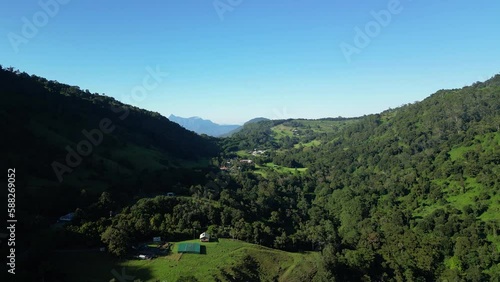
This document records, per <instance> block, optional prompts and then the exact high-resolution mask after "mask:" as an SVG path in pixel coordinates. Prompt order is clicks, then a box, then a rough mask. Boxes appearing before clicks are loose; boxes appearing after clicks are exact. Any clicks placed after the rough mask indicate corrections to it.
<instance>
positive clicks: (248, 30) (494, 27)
mask: <svg viewBox="0 0 500 282" xmlns="http://www.w3.org/2000/svg"><path fill="white" fill-rule="evenodd" d="M40 3H48V4H46V5H43V4H40ZM479 3H480V4H479ZM43 6H48V7H49V8H48V9H44V8H43ZM217 9H219V10H217ZM381 11H382V12H381ZM499 12H500V2H498V1H493V0H491V1H480V2H478V1H464V0H455V1H451V0H434V1H430V0H429V1H424V0H413V1H410V0H400V1H397V0H389V1H388V0H376V1H351V0H349V1H348V0H345V1H336V0H287V1H284V0H282V1H279V0H276V1H270V0H216V1H213V0H208V1H205V0H197V1H195V0H182V1H181V0H179V1H166V0H163V1H160V0H158V1H115V0H107V1H81V0H59V2H57V0H42V1H40V2H38V1H24V0H21V1H2V3H1V4H0V34H1V36H2V37H1V40H0V64H2V65H3V66H13V67H16V68H18V69H20V70H21V71H26V72H28V73H30V74H36V75H39V76H43V77H46V78H48V79H54V80H58V81H60V82H64V83H68V84H72V85H78V86H80V87H81V88H82V89H89V90H90V91H91V92H98V93H105V94H106V95H108V96H112V97H115V98H117V99H118V100H122V101H126V102H130V103H132V104H134V105H136V106H138V107H141V108H145V109H149V110H153V111H157V112H159V113H161V114H163V115H165V116H168V115H169V114H175V115H178V116H184V117H189V116H200V117H203V118H208V119H211V120H213V121H215V122H219V123H242V122H245V121H246V120H248V119H251V118H254V117H259V116H264V117H268V118H273V119H276V118H290V117H302V118H321V117H336V116H359V115H363V114H370V113H377V112H381V111H383V110H385V109H388V108H394V107H397V106H400V105H402V104H406V103H409V102H414V101H418V100H422V99H424V98H425V97H427V96H429V95H430V94H432V93H434V92H435V91H437V90H439V89H446V88H457V87H462V86H464V85H468V84H471V83H473V82H475V81H478V80H485V79H488V78H489V77H491V76H493V75H494V74H497V73H500V48H499V47H500V36H499V32H498V31H499V30H500V20H499V17H498V15H499ZM374 14H378V15H381V16H378V18H377V16H374ZM387 15H389V16H387ZM389 17H390V18H389ZM30 25H31V29H30ZM33 28H34V29H33ZM358 31H361V32H362V33H363V34H364V35H359V33H358ZM356 37H358V38H357V41H356ZM361 37H365V40H364V41H363V40H360V38H361ZM366 38H368V39H367V40H366ZM356 42H357V43H358V44H357V45H356ZM360 42H361V43H362V44H359V43H360ZM341 46H351V47H352V48H354V49H349V50H350V51H352V50H356V52H354V53H352V54H351V55H350V56H346V55H345V49H342V48H341ZM147 68H149V69H159V70H160V71H161V72H162V73H168V76H166V77H162V79H161V81H157V82H158V83H152V84H151V83H150V84H148V85H149V86H151V85H154V87H148V90H147V91H146V92H145V95H144V96H142V97H143V98H142V99H133V98H132V99H131V98H130V97H133V96H132V93H133V91H135V90H137V89H138V88H137V87H139V88H140V87H144V82H143V81H144V79H145V78H147V76H148V75H149V74H148V71H147V70H146V69H147ZM149 82H151V81H149ZM153 82H155V81H153Z"/></svg>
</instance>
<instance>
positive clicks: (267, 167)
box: [254, 163, 307, 177]
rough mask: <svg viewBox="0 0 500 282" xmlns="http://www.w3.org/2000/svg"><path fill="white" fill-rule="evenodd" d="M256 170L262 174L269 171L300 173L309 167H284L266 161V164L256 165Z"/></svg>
mask: <svg viewBox="0 0 500 282" xmlns="http://www.w3.org/2000/svg"><path fill="white" fill-rule="evenodd" d="M255 168H256V170H255V171H254V172H255V173H258V174H260V175H262V176H264V177H265V176H266V175H267V172H268V171H271V170H272V171H276V172H278V173H291V174H298V173H301V172H305V171H306V170H307V168H292V167H284V166H280V165H276V164H274V163H266V164H265V165H255Z"/></svg>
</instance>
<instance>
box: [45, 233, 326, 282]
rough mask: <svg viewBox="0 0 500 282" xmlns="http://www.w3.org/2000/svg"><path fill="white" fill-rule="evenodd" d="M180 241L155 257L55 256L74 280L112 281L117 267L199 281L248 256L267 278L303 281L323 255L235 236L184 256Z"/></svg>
mask: <svg viewBox="0 0 500 282" xmlns="http://www.w3.org/2000/svg"><path fill="white" fill-rule="evenodd" d="M184 242H199V241H198V240H191V241H184ZM179 243H180V242H179ZM177 245H178V243H175V244H174V247H173V252H172V254H170V255H168V256H165V257H159V258H156V259H153V260H136V259H130V260H118V259H116V258H113V257H111V256H109V255H108V254H106V253H101V252H94V251H92V252H61V253H55V254H54V256H53V259H54V260H55V262H56V265H59V266H60V270H61V271H63V272H65V273H66V275H67V277H68V278H70V279H71V281H95V282H97V281H106V282H107V281H109V280H110V279H112V278H113V273H112V271H113V270H115V271H116V273H119V274H121V273H122V271H124V272H125V274H126V275H129V276H131V277H132V276H133V277H134V279H141V280H143V281H156V280H161V281H163V280H165V281H176V280H177V279H178V278H179V277H181V276H190V275H192V276H195V277H196V278H197V279H198V280H199V281H213V280H214V278H213V277H214V276H219V274H220V269H221V268H224V269H230V268H231V267H237V266H238V265H239V264H240V263H241V262H242V259H243V258H245V257H247V256H251V257H252V258H254V259H255V260H256V261H257V262H258V265H259V273H260V274H261V277H263V278H264V280H274V279H276V280H278V281H303V279H302V280H301V278H300V277H305V276H307V275H310V274H311V273H312V272H313V271H314V269H316V262H317V261H318V259H319V254H318V253H289V252H285V251H280V250H274V249H270V248H266V247H262V246H259V245H254V244H250V243H245V242H241V241H238V240H231V239H220V241H219V242H210V243H201V245H202V246H204V247H205V248H206V254H200V255H198V254H183V255H182V257H181V256H180V254H177ZM75 262H78V263H75ZM89 270H92V271H89Z"/></svg>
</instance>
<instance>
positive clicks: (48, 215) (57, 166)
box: [0, 67, 218, 281]
mask: <svg viewBox="0 0 500 282" xmlns="http://www.w3.org/2000/svg"><path fill="white" fill-rule="evenodd" d="M0 93H1V95H2V97H3V99H1V102H0V117H1V119H2V123H1V131H2V132H3V134H2V138H3V142H2V144H3V146H1V147H0V152H1V155H2V169H3V170H4V171H6V170H7V168H15V171H16V176H17V177H16V181H17V185H18V187H19V188H18V190H17V193H16V196H17V198H16V200H17V215H18V217H19V218H22V220H20V223H19V224H18V226H17V232H18V241H19V244H20V245H22V246H25V248H23V250H25V252H24V255H21V257H22V258H25V259H30V260H37V259H38V257H37V256H35V255H34V253H36V252H37V251H38V248H42V249H44V250H45V248H46V247H48V246H49V245H51V243H48V242H47V240H48V241H50V242H52V241H53V240H54V238H51V237H50V236H51V235H47V237H45V238H43V239H42V237H43V236H41V235H40V233H38V232H37V230H45V229H46V228H47V227H49V226H50V225H51V224H53V223H54V222H56V220H57V219H58V218H59V217H60V216H62V215H65V214H67V213H69V212H74V211H75V210H76V209H77V208H85V207H87V206H90V205H94V206H95V205H98V204H96V203H97V202H98V200H99V198H100V197H101V196H102V197H101V199H108V200H109V198H107V195H112V201H113V203H114V204H112V205H111V206H109V205H108V206H105V207H104V206H102V205H101V207H102V209H100V211H101V213H98V214H100V215H102V214H109V211H110V210H113V211H115V212H116V211H117V210H115V209H118V208H120V207H121V206H122V205H123V204H124V203H127V202H131V201H132V199H133V198H134V197H138V196H140V195H149V194H153V195H155V194H166V193H167V192H175V193H179V194H182V193H183V191H184V188H183V186H186V185H191V184H194V183H198V182H199V181H200V179H203V177H204V174H205V173H206V171H203V170H206V169H207V167H208V163H209V161H210V158H211V157H213V156H215V155H217V153H218V148H217V145H216V144H215V142H214V140H213V139H207V138H203V137H200V136H199V135H197V134H195V133H193V132H190V131H187V130H185V129H183V128H182V127H180V126H179V125H178V124H175V123H173V122H170V121H169V120H168V119H166V118H165V117H163V116H161V115H160V114H158V113H154V112H150V111H146V110H142V109H139V108H136V107H133V106H130V105H125V104H123V103H121V102H119V101H116V100H115V99H113V98H111V97H107V96H104V95H100V94H97V93H90V92H89V91H88V90H86V91H84V90H81V89H80V88H79V87H77V86H70V85H66V84H62V83H59V82H57V81H50V80H47V79H45V78H42V77H38V76H35V75H28V74H26V73H22V72H19V71H17V70H14V69H13V68H7V69H6V68H2V67H0ZM198 168H201V169H203V170H199V169H198ZM103 201H104V200H103ZM40 232H42V231H40ZM44 232H45V231H44ZM4 247H6V245H4ZM43 252H44V251H42V250H40V254H39V255H42V256H45V255H46V254H43ZM21 261H22V260H21ZM26 281H28V280H26Z"/></svg>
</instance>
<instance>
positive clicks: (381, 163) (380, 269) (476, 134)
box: [0, 69, 500, 281]
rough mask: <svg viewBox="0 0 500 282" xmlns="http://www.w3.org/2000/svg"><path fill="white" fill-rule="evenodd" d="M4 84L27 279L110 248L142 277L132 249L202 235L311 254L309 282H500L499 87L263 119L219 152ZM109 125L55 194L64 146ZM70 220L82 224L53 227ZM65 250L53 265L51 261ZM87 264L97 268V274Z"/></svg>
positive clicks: (20, 79) (273, 267) (84, 104)
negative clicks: (369, 108)
mask: <svg viewBox="0 0 500 282" xmlns="http://www.w3.org/2000/svg"><path fill="white" fill-rule="evenodd" d="M0 73H1V76H0V78H1V80H0V92H1V93H2V94H3V95H4V96H5V97H9V98H8V99H7V98H6V99H2V102H1V108H0V110H1V111H0V114H1V116H2V117H3V118H4V120H6V121H7V124H6V125H7V126H6V128H5V132H7V136H13V137H15V138H11V139H8V146H7V147H6V148H3V149H2V150H4V151H2V153H3V154H4V155H5V156H7V157H6V160H7V165H8V166H9V167H10V166H12V167H13V166H16V167H17V168H19V170H18V171H16V172H17V174H18V176H17V177H18V179H19V182H18V186H19V187H20V188H19V199H18V201H19V203H20V211H19V213H22V214H23V218H24V219H23V223H22V227H20V229H19V230H20V231H19V233H22V234H30V235H29V236H27V235H24V238H25V241H24V243H25V244H26V245H28V246H30V247H32V248H31V249H30V250H29V251H25V253H24V254H23V255H21V256H20V257H22V258H23V260H24V261H25V262H26V263H29V264H30V265H32V267H33V268H35V269H37V272H36V273H34V274H33V276H32V277H29V278H30V279H36V280H42V279H45V281H70V280H71V275H74V273H70V272H69V271H70V270H69V268H68V269H60V268H58V267H57V264H58V263H57V261H64V260H65V257H64V254H65V252H64V250H68V249H82V248H83V249H93V248H100V247H103V246H105V247H106V250H107V251H108V252H109V253H110V254H112V255H114V256H116V259H113V264H114V263H116V267H118V266H119V265H123V264H133V265H137V264H135V263H133V262H132V263H131V254H132V253H133V252H134V248H135V247H136V246H138V245H140V244H143V243H144V242H146V241H147V240H151V238H152V237H156V236H161V237H162V238H166V240H167V241H175V242H178V241H182V240H190V239H193V237H196V235H197V234H200V233H201V232H205V231H208V232H209V233H210V234H211V235H212V236H213V237H214V238H230V239H237V240H242V241H246V242H248V243H253V244H259V245H262V246H266V247H271V248H275V249H280V250H285V251H288V252H306V254H307V255H306V256H307V257H308V258H309V259H310V261H308V262H307V264H306V266H307V271H303V277H301V278H300V280H302V281H498V280H499V279H500V237H499V233H500V193H499V188H500V176H499V175H500V132H499V129H500V128H499V127H500V126H499V125H500V75H497V76H495V77H493V78H492V79H490V80H488V81H485V82H479V83H475V84H474V85H472V86H468V87H464V88H462V89H453V90H440V91H438V92H437V93H435V94H433V95H431V96H430V97H428V98H427V99H425V100H423V101H421V102H416V103H413V104H408V105H404V106H402V107H399V108H397V109H391V110H387V111H385V112H382V113H380V114H376V115H368V116H363V117H359V118H349V119H347V118H341V117H339V118H328V119H320V120H301V119H290V120H263V121H260V122H257V123H251V124H247V125H245V126H244V128H243V129H242V130H241V131H239V132H238V133H235V134H234V135H233V136H231V137H228V138H223V139H216V140H215V139H206V138H202V137H200V136H198V135H196V134H194V133H192V132H188V131H186V130H184V129H182V128H180V126H178V125H175V124H173V123H171V122H170V121H168V120H167V119H166V118H164V117H162V116H160V115H159V114H156V113H151V112H147V111H144V110H140V109H137V108H134V107H131V106H128V105H124V104H121V103H119V102H117V101H116V100H114V99H112V98H109V97H106V96H103V95H97V94H91V93H87V92H85V91H81V90H79V89H78V88H77V87H70V86H67V85H64V84H60V83H57V82H53V81H47V80H45V79H43V78H40V77H36V76H29V75H27V74H25V73H19V72H16V71H13V70H5V69H2V70H0ZM124 113H126V114H128V116H127V117H126V118H124V119H120V116H121V115H123V114H124ZM103 118H109V119H110V120H111V121H112V124H113V125H114V126H116V128H115V129H114V130H113V131H112V132H110V133H103V140H102V142H101V143H100V144H99V145H96V146H94V147H95V148H94V149H93V151H92V152H91V153H90V154H88V156H84V157H82V161H81V164H80V165H78V166H75V167H71V169H72V171H71V172H68V173H65V174H64V178H63V181H62V182H59V181H58V179H57V176H56V174H55V173H54V171H53V166H52V164H53V162H54V161H55V162H59V163H61V164H63V165H67V166H69V164H68V160H67V159H66V158H67V153H68V150H67V149H65V148H66V146H70V147H71V148H74V150H78V143H79V142H80V141H81V140H83V139H84V138H86V137H85V135H84V134H82V130H83V129H85V130H88V131H90V130H92V129H95V128H100V123H101V121H102V119H103ZM104 129H106V126H105V127H104ZM80 149H81V148H80ZM167 192H174V193H175V194H170V195H169V196H166V193H167ZM61 199H64V200H63V201H62V200H61ZM70 211H74V212H75V218H74V220H73V221H71V222H68V223H66V224H64V225H58V226H54V225H53V223H54V221H55V219H57V216H60V215H62V214H64V213H66V212H70ZM28 230H29V231H28ZM227 242H232V241H229V240H228V241H227ZM54 250H57V256H56V257H57V261H49V262H47V263H41V262H42V261H43V260H42V258H44V257H46V256H47V254H51V253H52V252H53V251H54ZM61 250H63V251H61ZM307 252H312V254H311V253H307ZM69 253H70V252H68V258H70V257H75V256H78V253H71V255H70V254H69ZM317 254H319V255H317ZM247 255H248V256H247ZM294 255H295V254H293V255H292V254H285V253H283V252H282V253H280V257H282V258H283V261H277V260H276V261H275V260H271V259H265V258H264V256H262V253H261V252H258V254H257V253H256V252H248V253H245V259H244V261H246V262H251V263H242V261H241V257H240V258H239V259H240V260H235V261H233V262H232V263H230V262H227V263H228V265H224V266H222V265H221V266H220V269H218V270H217V271H216V272H214V271H213V269H212V270H210V272H208V271H207V273H206V274H207V275H203V274H205V273H203V274H202V275H199V273H197V275H195V276H196V277H198V278H199V277H206V279H204V280H202V281H214V280H215V277H217V279H219V280H218V281H247V280H248V279H250V278H249V277H251V279H253V280H252V281H275V280H276V279H278V278H277V276H276V277H273V276H272V273H273V272H274V271H278V272H279V274H280V277H290V276H289V273H288V272H287V271H285V270H284V269H285V267H287V269H288V267H290V265H295V264H296V263H295V262H293V263H292V260H293V258H297V257H299V256H294ZM301 255H302V254H301ZM99 257H101V258H102V257H103V256H102V255H99ZM86 258H87V259H86V260H85V261H86V263H87V265H85V267H87V268H88V269H93V267H95V265H92V264H93V263H95V264H98V263H99V262H98V260H96V261H95V262H93V260H92V259H91V258H92V257H90V259H89V258H88V257H87V255H86ZM158 259H161V258H158ZM180 263H182V260H181V262H180ZM152 265H155V266H154V267H155V269H149V267H151V268H153V266H152ZM157 265H159V264H141V267H142V268H140V269H137V270H136V272H135V276H136V277H137V279H138V280H139V281H141V280H140V279H143V280H152V281H154V279H156V280H161V279H168V278H169V277H167V276H161V275H162V274H158V275H160V276H158V277H152V276H151V273H168V271H166V272H162V271H161V269H158V268H156V267H157ZM306 266H301V267H306ZM87 268H86V269H87ZM255 269H266V272H265V273H266V274H265V275H260V276H259V275H255V273H253V272H252V271H254V270H255ZM290 269H293V268H290ZM199 271H204V270H199ZM294 271H297V270H294ZM254 272H255V271H254ZM141 273H142V274H141ZM146 274H147V275H146ZM165 275H166V274H165ZM102 278H103V280H102V281H109V271H108V272H107V273H105V274H103V277H102ZM300 280H299V281H300ZM179 281H182V280H179ZM190 281H197V280H190ZM293 281H296V280H293Z"/></svg>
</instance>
